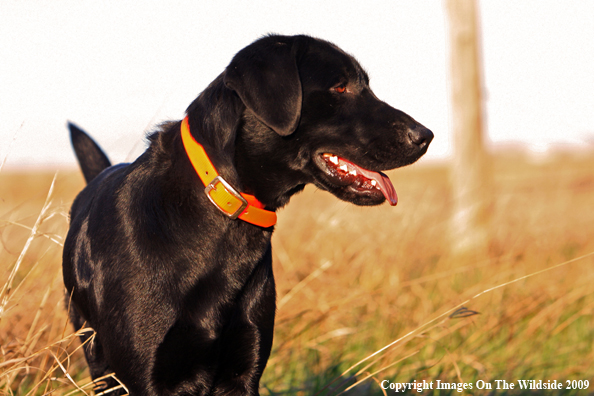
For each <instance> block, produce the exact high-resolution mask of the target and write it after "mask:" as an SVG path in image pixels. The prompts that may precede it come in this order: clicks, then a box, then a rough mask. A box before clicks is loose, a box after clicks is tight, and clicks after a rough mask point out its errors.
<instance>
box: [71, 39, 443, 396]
mask: <svg viewBox="0 0 594 396" xmlns="http://www.w3.org/2000/svg"><path fill="white" fill-rule="evenodd" d="M70 129H71V136H72V140H73V145H74V149H75V152H76V154H77V156H78V158H79V162H80V165H81V168H82V170H83V173H84V175H85V178H86V180H87V182H88V186H87V187H86V188H85V189H84V190H83V191H82V192H81V193H80V194H79V196H78V197H77V198H76V200H75V201H74V204H73V205H72V210H71V226H70V231H69V233H68V236H67V239H66V242H65V245H64V257H63V261H64V282H65V284H66V287H67V290H68V293H69V295H68V298H71V301H72V306H71V312H72V315H71V316H72V321H73V323H74V325H75V327H76V328H80V327H81V326H83V325H84V324H85V323H86V324H87V325H88V326H91V327H92V328H93V329H94V330H95V331H96V336H95V338H94V340H93V342H89V343H88V346H86V347H85V353H86V358H87V361H88V363H89V367H90V370H91V375H92V376H93V378H98V377H100V376H103V375H105V374H107V373H110V372H115V374H116V376H117V378H118V379H119V380H120V381H121V382H122V383H123V384H124V385H125V387H126V388H127V389H128V390H129V392H130V394H133V395H181V394H193V395H257V394H258V383H259V380H260V377H261V375H262V371H263V370H264V367H265V366H266V362H267V360H268V357H269V354H270V349H271V345H272V334H273V327H274V315H275V285H274V278H273V274H272V264H271V261H272V259H271V250H270V237H271V235H272V231H273V228H274V227H273V224H274V220H275V214H274V211H276V210H277V209H278V208H280V207H282V206H283V205H285V204H286V203H287V202H288V201H289V198H290V197H291V196H292V195H293V194H295V193H297V192H299V191H301V190H302V189H303V188H304V186H305V185H306V184H307V183H313V184H315V185H316V186H317V187H318V188H321V189H323V190H327V191H329V192H331V193H332V194H334V195H335V196H337V197H338V198H340V199H343V200H345V201H349V202H353V203H355V204H357V205H377V204H381V203H382V202H384V201H385V200H386V199H387V200H388V201H389V202H390V203H391V204H392V205H395V204H396V202H397V197H396V193H395V191H394V188H393V187H392V184H391V183H390V180H389V179H388V178H387V176H385V175H384V174H383V173H381V172H380V171H381V170H387V169H393V168H397V167H400V166H404V165H407V164H410V163H413V162H415V161H416V160H417V159H418V158H419V157H421V156H422V155H423V154H424V153H425V151H426V150H427V147H428V145H429V143H430V142H431V139H432V138H433V134H432V133H431V131H429V130H428V129H426V128H424V127H423V126H421V125H420V124H418V123H417V122H416V121H415V120H413V119H412V118H411V117H409V116H408V115H406V114H404V113H403V112H401V111H399V110H396V109H394V108H392V107H390V106H388V105H387V104H385V103H384V102H381V101H380V100H378V98H377V97H376V96H375V95H374V94H373V93H372V91H371V89H370V88H369V78H368V76H367V74H366V73H365V72H364V71H363V69H362V68H361V66H360V65H359V64H358V63H357V61H356V60H355V59H354V58H353V57H352V56H350V55H348V54H346V53H345V52H343V51H342V50H340V49H339V48H338V47H336V46H335V45H333V44H331V43H328V42H326V41H322V40H319V39H315V38H311V37H307V36H294V37H287V36H276V35H272V36H267V37H264V38H262V39H260V40H257V41H256V42H254V43H253V44H251V45H249V46H248V47H246V48H245V49H243V50H241V51H240V52H239V53H238V54H237V55H236V56H235V57H234V58H233V60H232V61H231V64H230V65H229V66H228V67H227V68H226V69H225V71H224V72H223V73H222V74H221V75H220V76H219V77H218V78H217V79H216V80H214V81H213V82H212V83H211V84H210V86H208V88H206V90H204V92H202V93H201V94H200V96H198V98H197V99H196V100H195V101H194V102H193V103H192V104H191V105H190V107H189V108H188V109H187V117H186V119H185V120H184V121H183V122H171V123H168V124H165V125H163V126H162V130H161V131H159V132H156V133H154V134H152V135H151V136H150V138H149V140H150V146H149V148H148V149H147V151H146V152H145V153H144V154H142V155H141V156H140V157H139V158H138V159H137V160H136V161H135V162H133V163H131V164H120V165H117V166H112V167H110V163H109V160H108V159H107V157H106V156H105V155H104V154H103V153H102V152H101V150H100V149H99V148H98V147H97V145H96V144H95V143H94V142H93V141H92V140H91V139H90V138H89V137H88V136H87V135H85V134H84V132H82V131H80V130H79V129H77V128H76V127H75V126H73V125H70ZM205 155H206V156H205ZM207 158H209V159H207ZM217 175H220V176H218V177H216V178H215V176H217ZM205 186H206V189H205ZM238 191H241V192H242V193H241V194H240V193H238ZM205 192H206V194H205ZM115 384H117V383H115V382H114V381H112V382H111V383H110V384H109V385H110V386H112V385H115Z"/></svg>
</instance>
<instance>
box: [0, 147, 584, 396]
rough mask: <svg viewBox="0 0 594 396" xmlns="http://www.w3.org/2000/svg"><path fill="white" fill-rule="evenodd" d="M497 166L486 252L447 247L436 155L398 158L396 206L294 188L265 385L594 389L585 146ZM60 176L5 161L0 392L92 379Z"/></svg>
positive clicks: (72, 190) (445, 190)
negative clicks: (71, 311)
mask: <svg viewBox="0 0 594 396" xmlns="http://www.w3.org/2000/svg"><path fill="white" fill-rule="evenodd" d="M590 154H591V153H590ZM493 171H494V178H493V189H492V196H491V197H489V199H490V201H491V202H490V205H491V215H492V217H491V236H492V240H491V242H490V246H489V251H488V252H485V253H484V254H480V255H468V256H463V257H461V256H456V255H453V254H451V253H450V251H449V246H450V240H449V233H448V217H449V213H450V210H451V198H450V197H451V194H450V190H449V184H448V170H447V168H446V167H445V166H440V165H431V164H429V165H423V164H420V165H415V166H412V167H409V168H405V169H402V170H397V171H394V172H391V173H390V176H391V179H392V181H393V183H394V185H395V187H396V190H397V191H398V195H399V197H400V202H399V204H398V206H397V207H395V208H392V207H389V206H387V205H383V206H381V207H374V208H362V207H356V206H353V205H349V204H346V203H343V202H340V201H338V200H336V199H335V198H334V197H332V196H331V195H329V194H327V193H325V192H321V191H317V190H315V189H313V188H308V189H306V191H305V192H304V193H302V194H300V195H298V196H296V197H294V198H293V200H292V202H291V203H290V204H289V205H288V207H287V208H285V209H283V210H282V211H280V213H279V224H278V227H277V231H276V233H275V235H274V237H273V252H274V269H275V273H276V279H277V285H278V314H277V325H276V330H275V341H274V347H273V352H272V356H271V359H270V361H269V363H268V366H267V369H266V371H265V373H264V377H263V379H262V389H261V393H262V394H263V395H317V394H319V395H337V394H340V393H341V392H344V393H343V394H348V395H383V394H392V393H394V392H395V391H394V390H393V389H387V390H384V389H382V387H381V384H382V383H383V384H384V385H386V384H388V383H389V382H392V383H397V382H400V383H403V382H404V383H413V382H414V381H416V382H417V383H418V382H421V383H422V382H423V380H425V381H426V383H427V384H429V383H431V384H432V385H433V390H425V391H424V392H423V394H436V395H437V394H439V395H449V394H460V393H459V392H458V391H457V390H437V389H436V388H437V381H438V380H439V381H442V385H443V383H448V384H450V383H456V384H457V383H461V384H465V383H466V384H471V385H472V386H473V389H471V390H465V391H464V392H465V393H464V394H491V393H497V394H510V395H520V394H536V393H531V392H529V391H522V390H519V389H518V386H519V385H518V382H517V381H518V380H531V379H533V380H537V381H538V380H542V381H543V382H544V383H546V382H547V381H548V380H551V381H553V380H557V381H561V382H562V383H563V388H565V387H566V386H567V382H566V381H573V380H575V381H576V382H575V385H576V386H579V384H583V382H582V383H578V382H577V381H579V380H589V381H590V382H591V384H590V386H589V389H588V390H573V391H572V390H565V389H564V390H561V391H547V392H546V394H548V395H556V394H579V395H586V394H594V382H593V380H594V364H593V363H592V362H594V349H593V348H594V347H593V345H594V315H593V313H594V155H589V156H585V155H583V156H577V157H576V156H574V157H571V156H563V155H559V156H557V157H555V158H554V159H552V160H550V161H546V162H539V163H534V162H530V161H525V160H524V159H523V158H522V157H521V156H509V157H496V158H494V160H493ZM53 177H54V174H53V173H14V172H8V171H6V170H4V171H2V173H0V243H1V247H0V287H1V288H2V290H1V295H0V304H1V305H0V394H2V395H4V394H6V395H9V394H17V395H25V394H38V395H40V394H49V393H52V394H55V395H70V394H85V393H87V394H91V393H92V383H91V381H90V378H89V376H88V371H87V370H86V367H85V363H84V358H83V355H82V351H81V350H80V343H79V341H78V339H77V337H76V336H75V335H74V334H73V330H72V327H71V326H70V325H69V324H68V322H67V313H66V307H65V306H66V304H65V302H64V291H63V290H64V287H63V283H62V276H61V271H60V266H61V250H62V248H61V243H62V241H63V238H64V236H65V234H66V230H67V212H68V208H69V206H70V204H71V202H72V199H73V198H74V196H75V194H76V193H77V192H78V191H79V190H80V189H81V187H82V185H83V181H82V176H81V175H80V174H79V173H78V172H60V173H58V175H57V177H56V178H55V182H54V183H53V187H51V188H50V186H52V179H53ZM50 190H51V193H50ZM48 193H49V194H48ZM497 380H499V382H497ZM502 380H505V381H506V382H507V383H510V382H513V383H515V388H514V389H513V390H508V391H506V390H503V389H500V390H498V389H497V384H498V383H499V385H500V386H501V385H502V382H501V381H502ZM481 381H483V382H484V383H485V384H491V385H492V387H493V389H492V390H490V391H489V390H478V389H477V388H476V386H477V383H478V384H479V385H480V384H482V383H483V382H481ZM571 384H572V383H571V382H570V385H571ZM485 386H487V385H485ZM345 390H346V391H345ZM408 392H409V394H411V393H412V392H414V391H411V390H409V391H408ZM415 393H416V392H415Z"/></svg>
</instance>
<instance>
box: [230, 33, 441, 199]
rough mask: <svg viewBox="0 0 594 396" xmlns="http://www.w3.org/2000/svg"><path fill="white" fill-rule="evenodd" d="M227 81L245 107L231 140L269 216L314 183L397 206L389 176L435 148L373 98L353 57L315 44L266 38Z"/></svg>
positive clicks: (239, 60)
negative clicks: (297, 192)
mask: <svg viewBox="0 0 594 396" xmlns="http://www.w3.org/2000/svg"><path fill="white" fill-rule="evenodd" d="M222 81H223V83H224V86H225V87H226V88H227V89H230V90H232V91H234V92H235V94H236V95H237V97H238V98H239V99H240V101H241V103H242V104H243V106H244V107H242V110H241V111H240V116H239V118H240V119H239V121H238V123H237V125H236V127H235V128H234V134H233V136H232V138H233V139H234V143H235V144H234V153H235V154H234V155H235V158H234V161H235V162H236V164H235V166H236V169H237V172H238V174H239V179H240V181H241V183H242V184H243V188H244V189H246V190H248V191H251V192H252V193H254V194H255V195H256V196H257V197H258V198H259V199H260V200H261V201H262V202H264V203H265V204H267V206H272V207H278V206H282V205H284V204H285V203H286V202H287V200H288V198H289V197H290V195H292V194H293V193H295V192H296V191H299V190H300V189H302V188H303V186H304V185H305V184H307V183H313V184H315V185H316V186H317V187H319V188H321V189H324V190H327V191H330V192H331V193H332V194H334V195H335V196H337V197H338V198H340V199H343V200H346V201H349V202H353V203H355V204H358V205H376V204H380V203H382V202H384V201H385V200H386V199H387V200H388V201H389V202H390V203H391V204H392V205H395V204H396V202H397V197H396V192H395V191H394V188H393V186H392V184H391V182H390V180H389V179H388V177H387V176H385V175H384V174H383V173H381V171H383V170H389V169H394V168H397V167H401V166H404V165H408V164H411V163H413V162H415V161H416V160H417V159H419V158H420V157H421V156H422V155H423V154H424V153H425V152H426V151H427V148H428V146H429V143H430V142H431V140H432V138H433V134H432V133H431V131H429V130H428V129H427V128H425V127H423V126H422V125H421V124H419V123H417V122H416V121H415V120H414V119H413V118H411V117H410V116H408V115H407V114H405V113H403V112H401V111H399V110H397V109H394V108H392V107H390V106H389V105H387V104H386V103H384V102H382V101H381V100H379V99H378V98H377V97H376V96H375V95H374V94H373V92H372V91H371V89H370V87H369V78H368V76H367V74H366V73H365V71H364V70H363V68H362V67H361V66H360V65H359V63H358V62H357V61H356V60H355V59H354V58H353V57H352V56H350V55H348V54H347V53H345V52H343V51H342V50H341V49H339V48H338V47H336V46H335V45H333V44H331V43H329V42H326V41H323V40H319V39H315V38H312V37H308V36H290V37H289V36H276V35H273V36H267V37H264V38H262V39H260V40H258V41H256V42H254V43H252V44H251V45H249V46H248V47H246V48H244V49H243V50H241V51H240V52H239V53H237V55H236V56H235V57H234V58H233V60H232V61H231V63H230V64H229V66H228V67H227V69H226V70H225V72H224V73H223V75H222Z"/></svg>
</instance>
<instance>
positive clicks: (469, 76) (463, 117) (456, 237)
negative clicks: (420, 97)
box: [446, 0, 491, 254]
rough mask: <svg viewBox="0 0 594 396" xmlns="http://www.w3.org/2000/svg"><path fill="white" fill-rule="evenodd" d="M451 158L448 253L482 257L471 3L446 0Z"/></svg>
mask: <svg viewBox="0 0 594 396" xmlns="http://www.w3.org/2000/svg"><path fill="white" fill-rule="evenodd" d="M446 9H447V14H448V19H449V32H450V50H451V51H450V73H451V74H450V75H451V87H450V91H451V99H452V127H453V137H454V138H453V149H454V159H453V163H452V169H451V172H450V174H451V186H452V190H453V213H452V219H451V236H452V243H451V247H452V252H453V253H456V254H458V253H462V254H465V253H478V254H480V253H485V252H486V251H487V249H488V243H489V232H488V228H489V204H488V202H489V201H490V199H491V198H490V184H491V183H490V181H491V177H490V172H489V170H488V164H487V162H488V158H487V154H486V153H485V148H484V144H483V114H482V110H483V107H482V104H483V102H482V80H481V59H480V52H479V51H480V50H479V37H478V28H477V24H478V14H477V6H476V1H475V0H446Z"/></svg>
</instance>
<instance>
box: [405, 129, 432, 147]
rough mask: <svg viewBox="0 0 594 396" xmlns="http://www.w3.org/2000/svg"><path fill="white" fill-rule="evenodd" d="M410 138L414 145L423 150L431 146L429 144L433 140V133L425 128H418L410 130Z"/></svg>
mask: <svg viewBox="0 0 594 396" xmlns="http://www.w3.org/2000/svg"><path fill="white" fill-rule="evenodd" d="M408 138H409V139H410V141H411V143H412V144H414V145H416V146H418V147H419V148H420V149H423V148H426V147H427V146H429V143H431V141H432V140H433V132H431V131H430V130H429V129H427V128H425V127H422V126H417V127H416V128H415V129H409V131H408Z"/></svg>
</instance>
